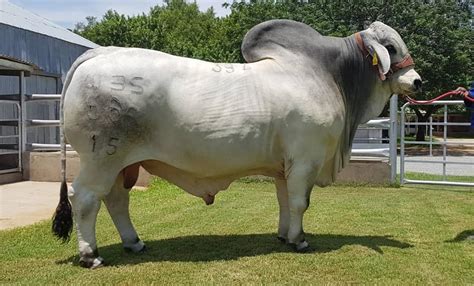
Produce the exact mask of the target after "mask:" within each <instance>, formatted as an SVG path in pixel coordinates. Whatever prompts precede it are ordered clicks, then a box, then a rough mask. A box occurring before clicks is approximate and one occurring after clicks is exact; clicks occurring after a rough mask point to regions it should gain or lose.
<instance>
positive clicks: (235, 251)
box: [57, 233, 413, 266]
mask: <svg viewBox="0 0 474 286" xmlns="http://www.w3.org/2000/svg"><path fill="white" fill-rule="evenodd" d="M306 238H307V240H308V241H309V242H310V243H311V245H312V247H313V251H311V253H312V254H315V253H326V252H331V251H335V250H338V249H340V248H342V247H344V246H348V245H360V246H364V247H367V248H370V249H372V250H374V251H376V252H378V253H380V254H383V251H382V249H381V247H384V246H385V247H395V248H409V247H413V245H411V244H408V243H404V242H401V241H398V240H395V239H392V238H391V236H354V235H333V234H319V235H312V234H306ZM145 243H146V245H147V250H146V251H145V252H144V253H140V254H134V253H127V252H124V251H123V248H122V245H121V244H113V245H108V246H104V247H101V248H99V253H100V255H101V256H102V257H104V258H105V260H106V262H107V264H108V265H115V266H117V265H133V264H140V263H146V262H159V261H171V262H178V261H180V262H207V261H218V260H235V259H238V258H240V257H251V256H259V255H265V254H270V253H286V252H293V250H292V248H290V246H288V245H285V244H283V243H281V242H279V241H278V240H277V239H276V235H275V234H270V233H268V234H245V235H202V236H184V237H176V238H169V239H163V240H152V241H145ZM310 255H311V254H310ZM77 260H78V257H77V256H71V257H69V258H68V259H66V260H61V261H58V262H57V263H58V264H64V263H73V264H75V265H76V264H77Z"/></svg>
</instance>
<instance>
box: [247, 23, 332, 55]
mask: <svg viewBox="0 0 474 286" xmlns="http://www.w3.org/2000/svg"><path fill="white" fill-rule="evenodd" d="M322 38H323V37H322V36H321V34H319V33H318V32H317V31H316V30H314V29H313V28H311V27H310V26H308V25H306V24H303V23H299V22H295V21H291V20H271V21H267V22H263V23H261V24H258V25H256V26H255V27H253V28H252V29H250V31H248V33H247V34H246V35H245V37H244V39H243V42H242V55H243V56H244V59H245V60H246V61H247V62H256V61H259V60H262V59H265V58H273V59H284V58H286V57H287V56H289V55H308V54H309V53H308V50H309V49H311V46H313V45H315V44H317V42H318V41H321V40H322Z"/></svg>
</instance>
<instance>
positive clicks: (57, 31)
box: [0, 0, 99, 48]
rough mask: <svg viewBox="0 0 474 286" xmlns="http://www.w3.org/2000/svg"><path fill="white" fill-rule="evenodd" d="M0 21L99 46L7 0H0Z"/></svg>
mask: <svg viewBox="0 0 474 286" xmlns="http://www.w3.org/2000/svg"><path fill="white" fill-rule="evenodd" d="M0 23H4V24H7V25H10V26H14V27H18V28H21V29H24V30H28V31H32V32H35V33H39V34H43V35H47V36H50V37H53V38H57V39H61V40H64V41H66V42H69V43H73V44H77V45H81V46H84V47H89V48H95V47H98V46H99V45H97V44H95V43H93V42H91V41H89V40H87V39H84V38H83V37H81V36H79V35H77V34H75V33H73V32H71V31H69V30H67V29H65V28H63V27H61V26H59V25H56V24H54V23H53V22H51V21H49V20H47V19H45V18H43V17H41V16H39V15H36V14H34V13H31V12H29V11H27V10H25V9H23V8H21V7H18V6H16V5H13V4H12V3H10V2H8V1H7V0H0Z"/></svg>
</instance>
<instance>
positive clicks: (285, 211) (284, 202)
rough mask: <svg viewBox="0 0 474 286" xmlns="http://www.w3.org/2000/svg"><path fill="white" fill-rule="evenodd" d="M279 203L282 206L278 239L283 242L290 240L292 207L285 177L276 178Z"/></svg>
mask: <svg viewBox="0 0 474 286" xmlns="http://www.w3.org/2000/svg"><path fill="white" fill-rule="evenodd" d="M275 187H276V190H277V198H278V205H279V206H280V218H279V221H278V237H277V238H278V239H279V240H280V241H281V242H287V241H288V230H289V227H290V209H289V206H288V188H287V185H286V180H285V179H279V178H276V179H275Z"/></svg>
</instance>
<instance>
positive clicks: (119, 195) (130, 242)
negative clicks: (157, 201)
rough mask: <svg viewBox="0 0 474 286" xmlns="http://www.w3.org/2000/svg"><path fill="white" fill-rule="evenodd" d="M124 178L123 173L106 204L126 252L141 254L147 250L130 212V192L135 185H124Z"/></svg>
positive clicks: (105, 199)
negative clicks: (139, 236)
mask: <svg viewBox="0 0 474 286" xmlns="http://www.w3.org/2000/svg"><path fill="white" fill-rule="evenodd" d="M124 176H125V175H124V173H123V172H122V173H120V174H119V176H118V177H117V180H116V181H115V184H114V186H113V187H112V191H111V192H110V193H109V194H108V195H107V196H106V197H105V198H104V202H105V206H106V207H107V210H108V211H109V214H110V216H111V217H112V220H113V222H114V224H115V227H116V228H117V230H118V232H119V234H120V238H121V239H122V243H123V247H124V248H125V249H126V250H131V251H133V252H140V251H143V250H144V249H145V244H144V243H143V242H142V241H141V240H140V239H139V238H138V235H137V232H136V231H135V228H134V227H133V224H132V221H131V220H130V212H129V192H130V190H131V187H132V186H133V184H132V185H129V184H124Z"/></svg>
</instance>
